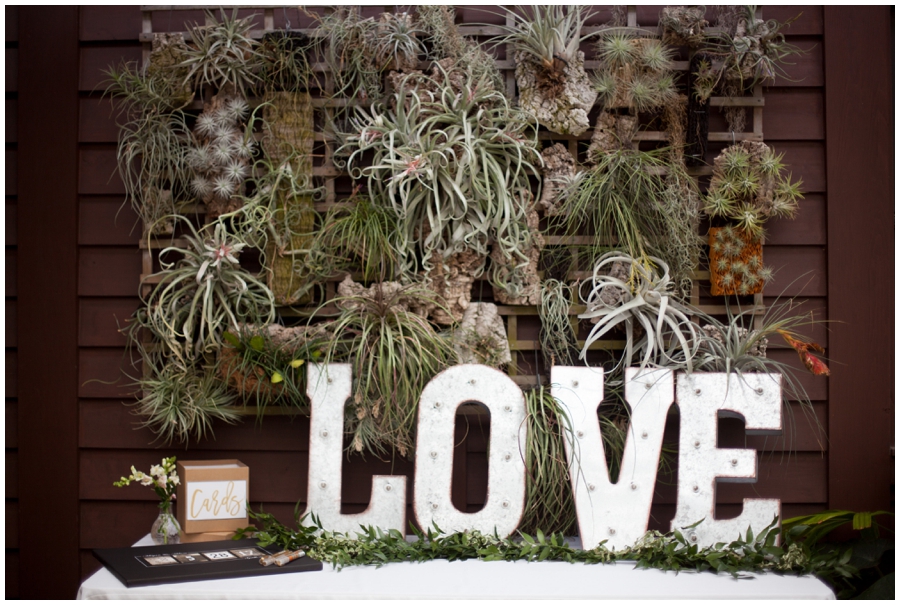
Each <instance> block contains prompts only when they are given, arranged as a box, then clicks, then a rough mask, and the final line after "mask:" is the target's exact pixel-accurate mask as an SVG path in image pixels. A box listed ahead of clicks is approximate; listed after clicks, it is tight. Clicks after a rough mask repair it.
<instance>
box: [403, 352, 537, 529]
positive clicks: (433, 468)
mask: <svg viewBox="0 0 900 605" xmlns="http://www.w3.org/2000/svg"><path fill="white" fill-rule="evenodd" d="M467 402H477V403H481V404H484V405H485V406H487V408H488V410H490V412H491V433H490V448H489V453H488V490H487V491H488V496H487V502H485V504H484V508H483V509H481V510H480V511H478V512H477V513H465V512H462V511H460V510H458V509H457V508H456V507H455V506H453V503H452V502H451V500H450V491H451V481H452V474H453V434H454V422H455V419H456V409H457V408H458V407H459V406H460V405H462V404H464V403H467ZM524 431H525V396H524V395H523V394H522V389H520V388H519V386H518V385H517V384H516V383H515V382H513V381H512V379H510V377H509V376H507V375H506V374H504V373H503V372H500V371H498V370H495V369H494V368H490V367H487V366H482V365H474V364H471V365H470V364H465V365H458V366H453V367H452V368H449V369H447V370H444V371H443V372H441V373H440V374H438V375H437V376H435V377H434V378H433V379H432V380H431V382H429V383H428V384H427V385H426V386H425V390H423V391H422V398H421V400H420V401H419V425H418V429H417V431H416V444H417V445H416V479H415V481H416V483H415V503H414V507H415V512H416V519H418V521H419V526H420V527H422V528H423V529H425V528H431V527H432V526H433V524H437V526H438V527H439V528H441V530H443V531H444V532H447V533H452V532H457V531H466V530H469V531H471V530H478V531H480V532H482V533H484V534H493V533H494V531H496V532H497V534H498V535H499V536H500V537H501V538H503V537H506V536H508V535H509V534H511V533H513V532H514V531H515V530H516V527H518V525H519V521H520V520H521V518H522V513H523V512H524V510H525V462H524V461H523V460H522V454H521V452H522V451H524V434H523V433H524ZM520 444H521V446H522V448H523V449H520Z"/></svg>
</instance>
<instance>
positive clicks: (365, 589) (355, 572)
mask: <svg viewBox="0 0 900 605" xmlns="http://www.w3.org/2000/svg"><path fill="white" fill-rule="evenodd" d="M149 544H150V538H149V536H148V537H146V538H144V539H143V540H141V541H140V542H138V543H137V544H135V546H146V545H149ZM751 575H752V576H753V577H752V579H742V580H735V579H734V578H732V577H731V576H729V575H722V574H719V575H715V574H712V573H694V572H681V573H679V574H677V575H676V574H675V573H674V572H671V571H669V572H666V571H659V570H656V569H634V563H628V562H620V563H615V564H612V565H583V564H579V563H575V564H570V563H561V562H556V561H542V562H540V563H528V562H525V561H515V562H506V561H491V562H486V561H477V560H469V561H455V562H453V563H450V562H448V561H428V562H426V563H391V564H389V565H385V566H384V567H381V568H375V567H345V568H344V569H343V570H341V571H335V570H334V569H332V568H331V566H330V565H328V564H326V565H325V567H324V569H323V570H322V571H310V572H301V573H293V574H283V575H277V576H264V577H251V578H234V579H229V580H206V581H202V582H183V583H180V584H163V585H159V586H142V587H138V588H125V586H123V585H122V583H121V582H119V581H118V580H117V579H116V578H115V577H114V576H113V575H112V574H111V573H110V572H109V571H108V570H107V569H106V568H103V569H101V570H100V571H98V572H97V573H95V574H94V575H93V576H91V577H90V578H88V579H87V580H85V582H84V584H82V585H81V588H80V589H79V590H78V598H79V599H586V598H587V599H686V598H691V599H834V598H835V597H834V593H832V592H831V590H830V589H829V588H828V586H826V585H825V584H824V583H823V582H822V581H821V580H819V579H817V578H815V577H813V576H804V577H796V576H780V575H776V574H751Z"/></svg>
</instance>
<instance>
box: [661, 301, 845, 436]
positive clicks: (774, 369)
mask: <svg viewBox="0 0 900 605" xmlns="http://www.w3.org/2000/svg"><path fill="white" fill-rule="evenodd" d="M797 307H798V305H797V304H795V303H794V301H792V300H788V301H785V302H777V303H775V304H774V305H772V306H771V307H769V309H767V310H766V313H765V315H764V316H763V317H762V318H761V320H760V321H759V322H758V324H757V327H755V328H754V327H753V321H752V320H753V313H754V310H753V309H748V310H744V311H741V312H739V313H733V312H732V311H731V308H730V307H728V308H727V309H728V315H727V318H726V320H725V321H724V322H722V321H720V320H718V319H716V318H714V317H712V316H709V315H707V314H705V313H701V312H699V311H695V312H694V316H695V320H696V321H697V322H699V324H702V325H703V328H702V329H698V330H696V335H697V341H696V342H697V348H696V354H695V355H694V356H693V359H692V363H691V367H690V368H689V367H688V366H687V364H685V363H683V362H682V363H679V361H677V360H676V361H673V364H672V365H673V366H674V367H679V369H683V370H685V371H687V372H691V371H697V372H724V373H733V374H737V375H738V376H740V375H742V374H747V373H764V374H780V375H781V377H782V382H781V392H782V400H783V403H784V405H783V407H784V410H785V413H786V414H787V415H788V417H789V418H792V417H793V416H792V413H793V412H792V411H793V408H792V407H791V405H790V402H791V401H796V402H798V403H799V404H800V407H801V410H802V411H803V414H804V415H805V416H806V417H807V419H808V420H809V421H810V422H811V423H812V424H813V425H814V426H815V427H817V428H820V426H819V421H818V419H817V418H816V414H815V411H814V409H813V407H812V404H811V403H810V400H809V396H808V395H807V393H806V389H805V388H804V387H803V384H802V383H801V382H800V380H799V375H798V373H797V370H795V369H794V368H793V367H792V366H790V365H788V364H786V363H783V362H780V361H777V360H775V359H772V358H770V357H766V351H767V348H768V345H769V344H770V342H771V339H772V338H775V337H778V336H781V337H782V338H783V339H784V341H785V342H786V343H787V344H788V345H790V346H791V347H793V348H794V349H795V350H796V351H797V352H798V354H799V355H800V359H801V361H803V363H804V365H805V366H806V367H807V369H808V370H809V371H810V372H811V373H813V374H814V375H819V376H822V375H824V376H827V375H828V373H829V371H828V367H827V366H826V365H825V364H824V363H823V362H822V361H821V360H820V359H818V358H817V357H815V356H813V355H812V354H811V353H810V352H809V349H813V350H815V351H818V352H823V349H822V347H820V346H819V345H818V344H816V343H813V342H810V341H809V340H808V339H807V338H804V337H802V336H800V335H799V333H798V330H800V329H801V328H804V327H807V326H812V325H814V324H816V323H820V322H819V321H817V320H816V319H814V318H813V316H812V314H811V313H806V314H798V313H797ZM748 326H749V327H748ZM788 437H789V436H788ZM823 448H824V446H823Z"/></svg>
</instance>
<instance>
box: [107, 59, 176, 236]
mask: <svg viewBox="0 0 900 605" xmlns="http://www.w3.org/2000/svg"><path fill="white" fill-rule="evenodd" d="M105 73H106V75H107V76H109V80H108V81H107V88H106V91H105V92H104V96H105V95H107V94H108V95H110V96H111V97H112V98H114V99H120V100H121V104H120V105H119V107H118V110H119V112H120V113H119V115H120V116H124V117H125V118H126V121H125V123H124V124H120V126H119V138H118V147H117V150H116V160H117V163H118V170H119V176H120V177H121V178H122V184H123V185H124V187H125V196H126V202H128V203H130V204H131V207H132V208H133V209H134V211H135V213H136V214H137V215H138V216H139V217H140V218H141V220H142V221H143V223H144V228H145V229H150V230H151V231H150V232H151V233H152V234H162V233H171V231H172V228H173V226H174V225H173V224H172V223H171V221H166V220H163V219H164V217H167V216H171V215H173V214H174V213H175V211H176V209H177V208H178V207H179V206H180V205H181V204H182V203H184V202H187V201H189V200H190V199H191V196H190V193H189V190H188V183H189V181H190V170H189V169H188V167H187V165H186V163H185V157H186V154H187V151H188V147H187V145H186V140H187V136H188V127H187V123H186V116H185V114H184V112H183V111H182V109H183V108H184V107H185V106H186V105H187V103H189V102H190V99H191V98H192V97H193V93H191V94H190V95H185V91H184V89H183V88H182V87H180V86H178V85H176V84H173V83H172V82H171V80H170V79H169V78H168V77H167V75H166V74H167V72H166V71H165V70H162V69H150V68H148V69H146V70H140V69H138V68H137V66H136V65H135V64H131V63H124V64H122V65H121V66H119V67H111V68H110V69H109V70H107V71H106V72H105Z"/></svg>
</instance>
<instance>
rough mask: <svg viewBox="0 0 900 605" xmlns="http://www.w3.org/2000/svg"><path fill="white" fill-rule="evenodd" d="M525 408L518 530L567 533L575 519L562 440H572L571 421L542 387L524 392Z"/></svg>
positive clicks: (562, 408) (563, 409)
mask: <svg viewBox="0 0 900 605" xmlns="http://www.w3.org/2000/svg"><path fill="white" fill-rule="evenodd" d="M525 408H526V416H525V424H526V438H525V451H524V452H523V456H524V458H525V512H524V513H523V515H522V520H521V521H520V522H519V531H521V532H526V533H532V532H534V531H536V530H538V529H540V530H543V531H552V532H561V533H564V534H566V535H569V534H571V533H572V530H574V528H575V523H576V521H577V517H576V515H575V501H574V499H573V497H572V484H571V482H570V480H569V463H568V460H567V458H566V448H565V441H564V440H569V442H570V443H571V442H572V440H573V439H574V435H573V429H572V423H571V420H570V419H569V417H568V416H567V415H566V412H565V408H564V407H563V406H562V405H561V404H560V402H559V400H557V399H556V398H555V397H553V395H551V394H550V389H549V388H544V387H543V386H539V387H537V388H534V389H531V390H528V391H526V392H525ZM576 466H577V465H576Z"/></svg>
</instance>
